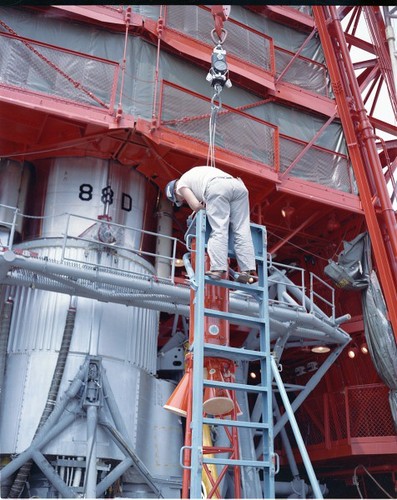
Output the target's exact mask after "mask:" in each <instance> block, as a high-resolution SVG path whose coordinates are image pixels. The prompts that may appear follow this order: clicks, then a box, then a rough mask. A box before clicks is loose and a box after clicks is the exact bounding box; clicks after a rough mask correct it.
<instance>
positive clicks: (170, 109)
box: [159, 81, 279, 170]
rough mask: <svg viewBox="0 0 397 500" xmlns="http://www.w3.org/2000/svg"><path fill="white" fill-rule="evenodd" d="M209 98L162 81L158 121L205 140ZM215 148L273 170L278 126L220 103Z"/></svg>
mask: <svg viewBox="0 0 397 500" xmlns="http://www.w3.org/2000/svg"><path fill="white" fill-rule="evenodd" d="M210 110H211V100H210V99H209V98H208V97H205V96H202V95H200V94H197V93H195V92H193V91H190V90H187V89H185V88H182V87H179V86H178V85H176V84H173V83H170V82H167V81H163V82H162V88H161V98H160V115H159V124H160V125H161V126H164V127H167V128H170V129H173V130H174V131H175V132H176V133H178V134H182V135H185V136H189V137H193V138H194V139H196V140H199V141H202V142H203V143H205V144H207V143H208V121H209V118H210ZM216 131H217V134H216V138H215V144H216V148H219V149H224V150H226V151H228V152H232V153H233V154H234V155H236V156H238V157H241V158H243V159H246V158H249V159H251V160H254V161H257V162H259V163H264V164H265V165H267V166H269V167H270V168H272V169H275V170H277V169H278V164H279V159H278V147H277V144H278V128H277V127H276V126H275V125H272V124H271V123H268V122H265V121H264V120H260V119H259V118H256V117H254V116H250V115H248V114H246V113H243V112H242V111H239V110H237V109H235V108H232V107H230V106H226V105H223V106H222V108H221V110H220V111H219V112H218V115H217V127H216Z"/></svg>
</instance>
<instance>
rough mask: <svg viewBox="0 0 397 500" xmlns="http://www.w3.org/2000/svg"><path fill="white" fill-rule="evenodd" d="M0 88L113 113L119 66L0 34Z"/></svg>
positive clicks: (11, 35)
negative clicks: (14, 89)
mask: <svg viewBox="0 0 397 500" xmlns="http://www.w3.org/2000/svg"><path fill="white" fill-rule="evenodd" d="M0 52H1V54H2V57H1V59H0V74H1V80H0V84H1V85H2V86H5V87H12V88H18V89H23V90H24V91H26V90H28V91H29V92H32V93H35V94H46V95H48V96H52V97H54V96H56V98H57V99H63V100H67V101H73V102H78V103H82V104H85V105H88V106H95V107H101V108H103V109H105V110H107V111H108V112H109V113H113V111H114V103H115V99H116V91H117V81H118V72H119V64H118V63H116V62H114V61H109V60H106V59H101V58H98V57H95V56H92V55H88V54H81V53H79V52H75V51H72V50H66V49H63V48H61V47H56V46H53V45H49V44H45V43H41V42H37V41H35V40H30V39H27V38H23V37H20V36H16V35H13V34H7V33H0Z"/></svg>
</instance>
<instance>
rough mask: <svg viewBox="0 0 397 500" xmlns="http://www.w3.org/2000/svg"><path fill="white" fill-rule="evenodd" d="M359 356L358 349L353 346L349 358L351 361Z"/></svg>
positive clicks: (349, 351)
mask: <svg viewBox="0 0 397 500" xmlns="http://www.w3.org/2000/svg"><path fill="white" fill-rule="evenodd" d="M357 354H358V349H357V347H355V346H353V347H350V348H349V350H348V351H347V355H348V356H349V358H350V359H354V358H355V357H356V356H357Z"/></svg>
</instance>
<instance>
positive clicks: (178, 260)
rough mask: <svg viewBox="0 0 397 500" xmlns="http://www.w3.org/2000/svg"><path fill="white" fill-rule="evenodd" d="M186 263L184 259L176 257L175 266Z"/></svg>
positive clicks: (181, 265)
mask: <svg viewBox="0 0 397 500" xmlns="http://www.w3.org/2000/svg"><path fill="white" fill-rule="evenodd" d="M184 265H185V264H184V263H183V259H175V267H183V266H184Z"/></svg>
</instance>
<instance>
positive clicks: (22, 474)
mask: <svg viewBox="0 0 397 500" xmlns="http://www.w3.org/2000/svg"><path fill="white" fill-rule="evenodd" d="M75 319H76V308H75V307H72V306H70V307H69V309H68V312H67V315H66V322H65V328H64V331H63V336H62V343H61V347H60V349H59V354H58V358H57V362H56V365H55V370H54V375H53V377H52V381H51V386H50V389H49V391H48V396H47V401H46V404H45V407H44V410H43V413H42V415H41V418H40V422H39V425H38V426H37V429H36V432H35V435H34V437H36V435H37V433H38V432H39V430H40V429H41V428H42V427H43V425H44V424H45V422H46V421H47V419H48V417H49V416H50V415H51V413H52V410H53V409H54V405H55V402H56V399H57V397H58V392H59V386H60V384H61V380H62V376H63V373H64V371H65V365H66V360H67V357H68V354H69V349H70V343H71V340H72V335H73V329H74V323H75ZM33 439H34V438H33ZM32 464H33V460H28V461H27V462H25V463H24V464H23V465H22V467H21V468H20V469H19V471H18V473H17V475H16V477H15V479H14V482H13V484H12V486H11V490H10V493H9V495H8V497H9V498H19V497H20V495H21V494H22V491H23V489H24V487H25V483H26V481H27V479H28V477H29V474H30V470H31V468H32Z"/></svg>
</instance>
